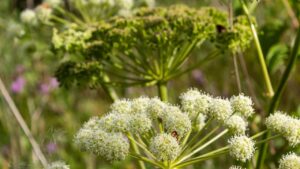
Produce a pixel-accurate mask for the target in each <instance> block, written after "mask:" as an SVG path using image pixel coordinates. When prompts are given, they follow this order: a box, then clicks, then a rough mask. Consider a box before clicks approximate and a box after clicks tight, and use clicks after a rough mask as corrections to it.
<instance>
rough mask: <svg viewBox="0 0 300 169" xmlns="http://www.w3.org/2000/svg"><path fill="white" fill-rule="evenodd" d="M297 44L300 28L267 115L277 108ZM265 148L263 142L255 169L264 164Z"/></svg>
mask: <svg viewBox="0 0 300 169" xmlns="http://www.w3.org/2000/svg"><path fill="white" fill-rule="evenodd" d="M299 45H300V28H298V32H297V37H296V40H295V42H294V46H293V50H292V53H291V57H290V60H289V62H288V65H287V67H286V69H285V71H284V73H283V76H282V78H281V80H280V83H279V86H278V88H277V90H276V93H275V95H274V97H273V98H272V100H271V104H270V107H269V111H268V114H267V115H270V114H272V113H274V111H275V110H276V109H277V107H278V103H279V100H280V97H281V95H282V92H283V89H284V87H285V86H286V83H287V80H288V78H289V77H290V75H291V71H292V69H293V67H294V65H295V62H296V59H297V56H298V50H299ZM268 137H270V132H267V133H265V134H264V135H263V139H266V138H268ZM267 150H268V144H267V143H263V144H262V145H261V147H260V149H259V156H258V160H257V165H256V167H257V169H262V168H263V166H264V160H265V157H266V155H267Z"/></svg>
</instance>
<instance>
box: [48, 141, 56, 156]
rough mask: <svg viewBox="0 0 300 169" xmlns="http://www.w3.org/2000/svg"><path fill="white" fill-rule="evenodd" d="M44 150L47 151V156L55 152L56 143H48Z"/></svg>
mask: <svg viewBox="0 0 300 169" xmlns="http://www.w3.org/2000/svg"><path fill="white" fill-rule="evenodd" d="M46 149H47V152H48V153H49V154H53V153H55V152H56V150H57V144H56V143H53V142H50V143H48V144H47V145H46Z"/></svg>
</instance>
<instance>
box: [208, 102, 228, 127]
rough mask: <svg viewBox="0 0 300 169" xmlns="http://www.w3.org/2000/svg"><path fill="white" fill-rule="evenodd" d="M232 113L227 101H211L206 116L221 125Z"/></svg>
mask: <svg viewBox="0 0 300 169" xmlns="http://www.w3.org/2000/svg"><path fill="white" fill-rule="evenodd" d="M232 113H233V111H232V108H231V104H230V102H229V101H228V100H227V99H221V98H215V99H212V101H211V104H210V106H209V108H208V115H209V116H210V117H212V118H214V119H215V120H217V121H219V122H221V123H224V122H225V121H226V120H227V119H228V118H229V117H230V116H231V114H232Z"/></svg>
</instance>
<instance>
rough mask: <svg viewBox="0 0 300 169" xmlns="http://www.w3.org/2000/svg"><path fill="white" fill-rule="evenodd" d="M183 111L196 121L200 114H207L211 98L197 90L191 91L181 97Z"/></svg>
mask: <svg viewBox="0 0 300 169" xmlns="http://www.w3.org/2000/svg"><path fill="white" fill-rule="evenodd" d="M179 98H180V101H181V105H182V109H183V110H184V111H185V112H186V113H188V115H189V117H190V118H191V119H196V118H197V116H199V114H207V112H208V107H209V104H210V102H211V99H212V98H211V97H210V96H209V95H207V94H205V93H203V92H200V91H198V90H197V89H190V90H188V91H187V92H185V93H183V94H181V95H180V97H179Z"/></svg>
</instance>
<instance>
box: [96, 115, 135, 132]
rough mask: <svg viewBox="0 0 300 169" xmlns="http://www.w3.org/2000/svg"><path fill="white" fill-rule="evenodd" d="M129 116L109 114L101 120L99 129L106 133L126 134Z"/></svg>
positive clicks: (128, 128)
mask: <svg viewBox="0 0 300 169" xmlns="http://www.w3.org/2000/svg"><path fill="white" fill-rule="evenodd" d="M130 118H131V116H130V115H129V114H119V113H115V112H113V113H109V114H108V115H106V116H104V117H103V118H101V122H100V123H101V127H102V128H103V129H105V130H106V131H108V132H127V131H129V130H130Z"/></svg>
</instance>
